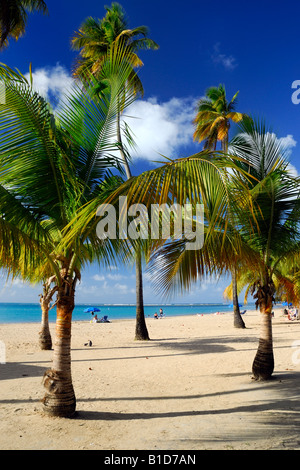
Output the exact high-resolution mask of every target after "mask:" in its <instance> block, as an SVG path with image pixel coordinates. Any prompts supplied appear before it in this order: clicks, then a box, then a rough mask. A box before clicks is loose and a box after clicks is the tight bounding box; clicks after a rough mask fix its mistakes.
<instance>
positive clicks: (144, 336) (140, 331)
mask: <svg viewBox="0 0 300 470" xmlns="http://www.w3.org/2000/svg"><path fill="white" fill-rule="evenodd" d="M117 139H118V142H119V150H120V154H121V158H122V160H123V163H124V167H125V172H126V176H127V179H130V178H131V177H132V174H131V171H130V167H129V165H128V161H127V158H126V155H125V153H124V149H123V144H122V136H121V125H120V112H119V113H118V117H117ZM135 331H136V333H135V339H136V340H149V334H148V331H147V326H146V321H145V314H144V301H143V271H142V261H141V253H140V252H138V253H137V255H136V327H135Z"/></svg>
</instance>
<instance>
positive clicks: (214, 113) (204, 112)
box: [194, 85, 244, 152]
mask: <svg viewBox="0 0 300 470" xmlns="http://www.w3.org/2000/svg"><path fill="white" fill-rule="evenodd" d="M238 94H239V92H237V93H235V95H234V96H233V98H232V99H231V100H230V101H229V102H228V100H227V97H226V90H225V87H224V85H219V86H218V87H210V88H209V89H208V90H207V91H206V93H205V95H206V97H205V98H201V99H200V100H199V102H198V105H197V114H196V117H195V119H194V125H195V131H194V140H195V141H197V142H202V141H204V148H205V149H211V150H216V146H217V143H218V142H221V144H222V150H223V151H224V152H227V150H228V134H229V129H230V121H233V122H235V123H237V122H240V121H241V120H242V119H243V117H244V114H242V113H239V112H237V111H235V105H236V100H237V96H238Z"/></svg>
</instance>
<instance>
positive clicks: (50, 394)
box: [42, 369, 76, 418]
mask: <svg viewBox="0 0 300 470" xmlns="http://www.w3.org/2000/svg"><path fill="white" fill-rule="evenodd" d="M43 384H44V387H45V389H46V395H45V396H44V398H43V400H42V403H43V411H44V412H45V413H47V414H48V415H50V416H56V417H60V418H72V417H73V416H74V414H75V411H76V398H75V393H74V389H73V385H72V380H71V379H70V378H66V377H65V375H64V374H62V373H59V372H57V371H55V370H53V369H49V370H47V371H46V372H45V374H44V380H43Z"/></svg>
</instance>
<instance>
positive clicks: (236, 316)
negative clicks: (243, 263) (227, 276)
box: [231, 266, 246, 328]
mask: <svg viewBox="0 0 300 470" xmlns="http://www.w3.org/2000/svg"><path fill="white" fill-rule="evenodd" d="M231 279H232V303H233V325H234V328H246V327H245V323H244V320H243V319H242V316H241V312H240V307H239V298H238V293H237V276H236V266H234V267H233V268H232V270H231Z"/></svg>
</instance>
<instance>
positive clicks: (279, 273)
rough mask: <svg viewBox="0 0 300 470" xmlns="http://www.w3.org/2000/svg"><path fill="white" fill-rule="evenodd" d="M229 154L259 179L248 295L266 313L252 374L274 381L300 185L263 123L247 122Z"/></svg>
mask: <svg viewBox="0 0 300 470" xmlns="http://www.w3.org/2000/svg"><path fill="white" fill-rule="evenodd" d="M230 152H232V153H233V154H234V155H236V156H238V157H239V156H242V157H243V159H244V161H245V163H242V165H244V167H247V165H248V167H247V169H248V171H249V173H251V174H252V175H253V176H254V179H253V180H252V184H251V185H250V186H251V193H252V198H253V201H254V204H255V206H256V215H255V217H256V223H255V224H252V221H251V218H249V219H248V220H246V219H245V220H244V221H243V231H244V237H245V239H246V241H247V244H249V246H250V247H251V249H252V250H253V251H254V252H255V253H256V255H257V257H259V264H260V267H259V269H258V270H257V269H255V270H253V269H251V267H250V272H251V273H252V276H251V277H252V279H251V281H249V280H248V291H249V293H250V294H253V295H254V298H255V299H257V300H256V305H257V308H259V309H260V312H261V321H262V327H261V336H260V340H259V346H258V350H257V354H256V356H255V359H254V362H253V368H252V369H253V374H254V378H255V379H257V380H263V379H269V378H270V377H271V375H272V373H273V369H274V357H273V342H272V321H271V320H272V315H271V313H272V307H273V302H274V300H275V295H276V290H279V289H278V284H277V283H276V279H280V280H281V281H280V282H281V285H284V286H285V288H289V290H290V292H291V291H292V289H291V286H292V283H291V281H290V280H289V279H288V276H286V269H282V268H283V267H284V266H285V265H286V264H288V265H292V262H291V260H289V258H292V259H293V258H294V257H295V253H297V252H298V251H299V242H300V232H299V226H298V220H299V210H300V200H299V182H298V179H297V178H294V177H292V176H291V174H290V173H289V171H288V160H287V156H286V153H287V150H286V149H285V148H284V146H283V144H282V143H281V142H280V140H279V139H277V137H276V135H275V134H274V133H272V132H271V131H270V130H268V129H267V128H266V127H265V125H264V124H263V123H259V122H253V121H251V120H246V121H245V122H244V123H243V124H242V125H241V132H240V133H239V134H238V135H237V136H236V137H235V138H234V139H233V141H232V143H231V149H230ZM288 260H289V261H288ZM248 269H249V268H248ZM276 284H277V286H276Z"/></svg>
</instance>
